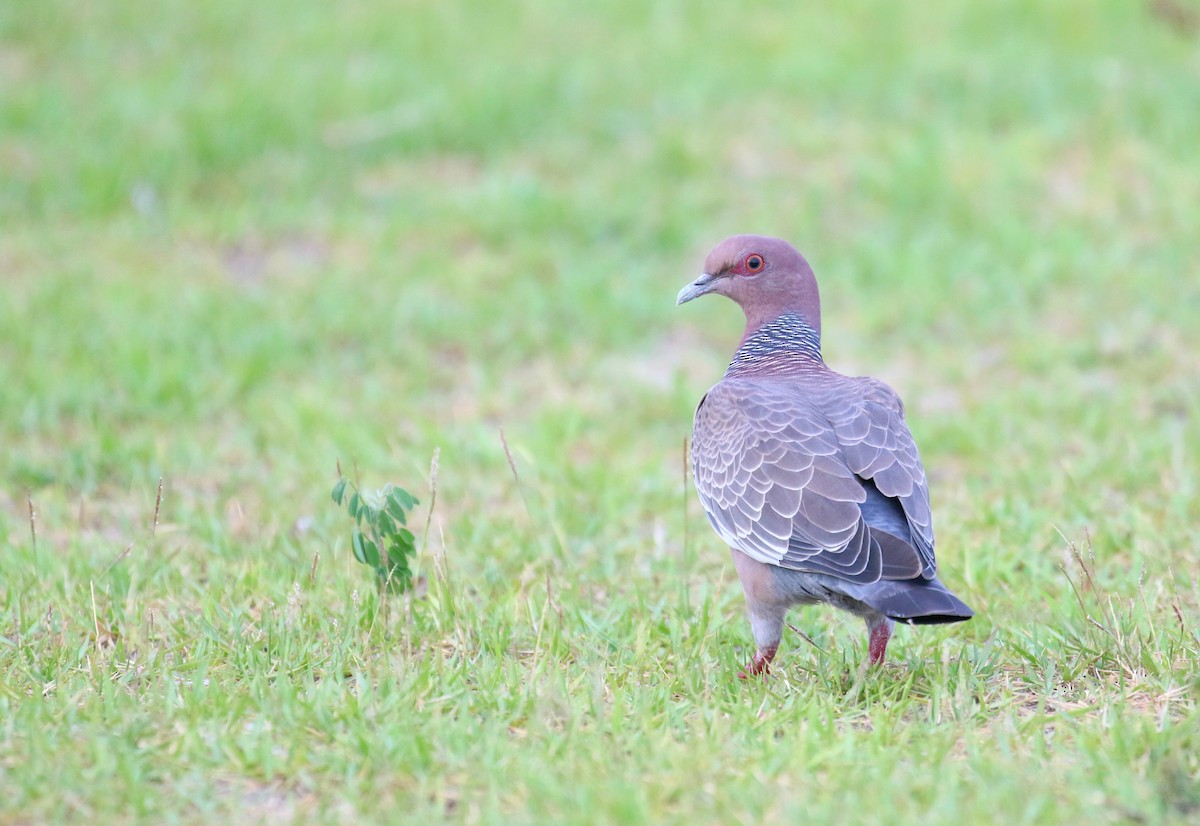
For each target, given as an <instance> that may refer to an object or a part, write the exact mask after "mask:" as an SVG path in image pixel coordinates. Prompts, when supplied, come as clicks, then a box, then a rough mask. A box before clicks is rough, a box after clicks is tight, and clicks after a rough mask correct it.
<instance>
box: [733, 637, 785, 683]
mask: <svg viewBox="0 0 1200 826" xmlns="http://www.w3.org/2000/svg"><path fill="white" fill-rule="evenodd" d="M777 650H778V647H777V646H774V645H771V646H767V647H766V648H760V649H759V650H758V651H756V652H755V653H754V660H753V661H751V663H750V664H749V665H747V666H746V671H740V672H738V677H740V678H741V679H743V680H746V679H749V678H750V677H757V676H759V675H760V674H770V673H771V660H773V659H775V652H776V651H777ZM747 672H749V673H747Z"/></svg>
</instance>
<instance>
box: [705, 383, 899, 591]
mask: <svg viewBox="0 0 1200 826" xmlns="http://www.w3.org/2000/svg"><path fill="white" fill-rule="evenodd" d="M692 466H693V472H694V474H695V479H696V488H697V490H698V491H699V494H700V501H701V503H702V504H703V505H704V510H705V511H706V512H707V513H708V518H709V520H710V521H711V522H712V524H713V527H714V528H715V529H716V531H717V533H718V534H720V535H721V537H722V538H723V539H724V540H725V541H726V542H727V543H728V544H729V545H730V546H732V547H734V548H737V549H738V550H740V551H742V552H743V553H745V554H746V555H748V556H750V557H751V558H753V559H756V560H758V561H760V562H765V563H768V564H771V565H779V566H782V567H785V568H791V569H794V570H799V571H806V572H810V573H823V574H830V575H833V576H836V577H839V578H842V579H846V580H850V581H852V582H875V581H877V580H878V579H880V578H881V576H885V575H887V576H889V577H896V576H903V575H907V576H909V577H912V576H917V575H918V574H919V573H920V564H919V562H918V561H917V558H916V555H915V554H914V553H913V551H912V549H911V548H908V547H907V545H906V544H905V543H895V544H897V545H900V546H902V547H901V548H899V549H897V550H896V552H895V558H894V559H889V560H885V559H884V552H883V550H882V549H881V546H880V543H879V541H878V540H876V539H875V538H873V537H872V535H871V529H870V527H869V526H868V525H867V524H866V522H865V521H864V520H863V516H862V511H861V507H860V506H861V504H862V503H863V502H865V501H866V499H867V492H866V489H865V488H864V486H863V483H862V482H861V480H860V479H858V478H857V477H856V476H855V474H854V472H853V471H852V470H851V469H850V468H849V467H848V466H847V465H846V462H845V459H844V458H843V456H842V446H841V444H840V442H839V440H838V435H837V433H836V431H835V430H834V428H833V427H832V426H831V424H830V422H829V421H828V419H827V418H826V417H825V416H824V415H823V414H822V412H821V411H820V409H819V408H818V407H815V406H813V405H812V404H811V403H809V402H808V401H807V400H806V397H805V394H803V393H793V392H781V391H780V389H779V388H772V387H770V386H767V385H765V384H763V383H761V382H755V381H748V380H740V379H726V380H724V381H722V382H720V383H719V384H717V385H716V386H715V387H714V388H713V389H712V390H710V391H709V393H708V394H707V395H706V396H705V398H704V399H703V400H701V402H700V407H699V408H698V409H697V410H696V421H695V427H694V430H693V436H692ZM889 556H892V555H891V554H889Z"/></svg>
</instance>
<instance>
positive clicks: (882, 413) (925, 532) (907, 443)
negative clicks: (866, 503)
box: [821, 378, 937, 579]
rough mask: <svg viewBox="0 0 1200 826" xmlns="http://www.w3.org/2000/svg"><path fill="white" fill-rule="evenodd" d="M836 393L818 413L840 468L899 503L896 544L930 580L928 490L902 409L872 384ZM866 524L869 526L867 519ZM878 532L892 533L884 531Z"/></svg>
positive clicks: (865, 381)
mask: <svg viewBox="0 0 1200 826" xmlns="http://www.w3.org/2000/svg"><path fill="white" fill-rule="evenodd" d="M851 388H853V390H851ZM839 390H840V392H836V393H829V394H828V395H826V396H825V397H823V398H822V399H821V410H822V412H823V413H824V414H825V416H826V417H827V419H828V421H829V423H830V425H831V426H832V428H833V431H834V433H835V434H836V438H837V441H838V443H839V444H840V445H841V449H842V455H843V456H844V457H845V462H846V466H847V467H848V468H849V469H850V471H852V472H853V473H854V474H855V475H856V476H859V477H861V478H862V479H869V480H870V481H871V483H873V486H874V488H875V489H876V490H877V491H878V492H879V493H880V494H882V495H883V497H885V499H890V500H892V501H893V502H898V503H899V505H900V507H901V508H902V509H903V517H904V521H905V523H906V525H907V528H908V530H907V536H904V535H902V536H900V538H901V539H902V540H905V541H907V542H909V543H910V544H911V545H912V547H914V548H915V549H916V551H917V553H918V554H919V556H920V560H921V568H922V570H921V572H920V573H921V574H922V575H923V576H924V577H925V578H926V579H933V577H934V575H935V574H936V573H937V563H936V562H935V560H934V554H933V517H932V513H931V511H930V508H929V484H928V482H927V481H926V479H925V468H924V467H922V465H921V457H920V455H919V454H918V453H917V444H916V442H915V441H913V437H912V433H911V432H909V429H908V425H907V424H905V422H904V405H903V403H902V402H901V401H900V397H899V396H897V395H896V392H895V391H894V390H892V389H891V388H890V387H888V386H887V385H886V384H884V383H883V382H881V381H878V380H877V379H871V378H857V379H846V384H845V385H843V386H842V387H840V388H839ZM854 391H857V392H854ZM882 504H883V505H886V502H884V503H882ZM868 522H870V523H872V524H873V525H874V522H873V520H871V519H870V518H869V517H868ZM880 528H881V529H882V530H885V531H888V532H889V533H896V531H894V530H893V529H892V528H890V527H887V526H882V525H881V526H880Z"/></svg>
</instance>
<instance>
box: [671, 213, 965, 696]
mask: <svg viewBox="0 0 1200 826" xmlns="http://www.w3.org/2000/svg"><path fill="white" fill-rule="evenodd" d="M708 293H716V294H719V295H724V296H727V297H729V298H731V299H733V300H734V301H735V302H737V303H738V304H739V305H740V306H741V308H742V310H743V312H744V313H745V315H746V332H745V334H744V335H743V336H742V340H741V343H740V344H739V345H738V348H737V352H735V353H734V356H733V360H732V361H731V362H730V364H729V368H728V369H727V370H726V371H725V375H724V377H723V378H722V379H721V380H720V381H719V382H717V383H716V384H715V385H714V386H713V387H712V389H710V390H709V391H708V392H707V393H706V394H705V395H704V397H703V398H702V399H701V400H700V404H699V406H698V407H697V408H696V416H695V422H694V424H693V428H692V448H691V461H692V472H693V477H694V480H695V484H696V491H697V493H698V494H699V497H700V502H701V504H702V505H703V506H704V512H705V513H706V514H707V515H708V520H709V522H711V523H712V526H713V529H714V530H715V531H716V532H717V534H718V535H719V536H720V537H721V539H722V540H724V541H725V543H726V544H727V545H729V547H730V551H731V553H732V554H733V564H734V568H735V569H736V570H737V573H738V578H739V579H740V580H741V583H742V590H743V591H744V593H745V596H746V608H747V613H748V614H749V619H750V628H751V631H752V633H753V635H754V642H755V645H756V647H757V651H756V653H755V655H754V659H753V661H752V662H751V663H750V664H749V665H748V666H747V670H748V671H749V672H750V674H753V675H759V674H763V673H764V672H766V673H769V671H770V665H771V661H772V660H773V659H774V657H775V654H776V651H777V650H778V648H779V642H780V639H781V637H782V634H783V624H784V620H785V617H786V614H787V611H788V609H789V608H791V607H792V606H794V605H811V604H816V603H830V604H832V605H833V606H835V607H837V608H841V609H844V610H847V611H850V612H851V613H853V614H855V615H857V616H859V617H862V619H863V620H865V622H866V625H867V632H868V657H869V663H870V664H871V665H878V664H881V663H883V661H884V656H885V654H886V651H887V644H888V640H889V639H890V638H891V635H892V631H893V629H894V627H895V623H897V622H901V623H909V624H913V625H924V624H932V623H944V622H961V621H963V620H966V619H970V618H971V617H972V616H973V614H974V612H972V610H971V609H970V608H968V607H967V606H966V605H965V604H964V603H963V602H962V600H960V599H959V598H958V597H956V596H955V595H954V594H953V593H951V592H950V590H949V589H948V588H946V586H945V585H943V584H942V583H941V581H940V580H939V579H938V578H937V564H936V562H935V560H934V554H933V519H932V516H931V513H930V507H929V486H928V483H927V481H926V478H925V470H924V468H923V467H922V465H921V457H920V456H919V455H918V453H917V446H916V443H915V442H914V441H913V437H912V433H910V432H909V429H908V426H907V425H906V424H905V421H904V405H903V403H902V402H901V401H900V397H899V396H898V395H896V392H895V391H894V390H892V389H891V388H890V387H888V386H887V385H886V384H884V383H883V382H881V381H879V380H878V379H873V378H866V377H852V376H844V375H842V374H840V373H836V372H834V371H833V370H830V369H829V368H828V367H826V366H825V360H824V359H823V358H822V355H821V300H820V296H819V294H818V291H817V281H816V278H815V277H814V276H813V272H812V269H811V268H810V267H809V265H808V262H807V261H806V260H805V259H804V257H803V256H802V255H801V254H800V253H799V252H798V251H797V250H796V249H795V248H794V247H792V245H791V244H789V243H788V242H786V241H783V240H781V239H778V238H768V237H764V236H761V235H737V236H734V237H732V238H728V239H726V240H725V241H723V242H721V244H720V245H718V246H717V247H716V249H714V250H713V251H712V252H711V253H710V254H709V256H708V259H707V260H706V261H705V264H704V273H703V274H702V275H701V276H700V277H699V278H697V279H696V280H695V281H693V282H692V283H691V284H688V285H687V286H686V287H684V288H683V289H682V290H681V291H680V292H679V297H678V300H677V302H676V303H677V304H684V303H686V302H688V301H691V300H692V299H694V298H699V297H700V296H702V295H707V294H708ZM742 676H745V674H744V673H743V675H742Z"/></svg>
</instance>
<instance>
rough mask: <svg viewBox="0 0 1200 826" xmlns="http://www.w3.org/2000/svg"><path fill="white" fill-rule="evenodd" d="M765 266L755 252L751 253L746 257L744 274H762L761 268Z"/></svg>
mask: <svg viewBox="0 0 1200 826" xmlns="http://www.w3.org/2000/svg"><path fill="white" fill-rule="evenodd" d="M766 265H767V262H766V261H764V260H763V257H762V256H761V255H759V254H758V253H757V252H752V253H750V254H749V255H747V256H746V261H745V266H746V272H762V268H763V267H765V266H766Z"/></svg>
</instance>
